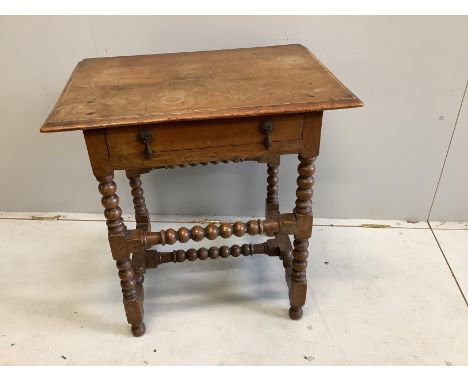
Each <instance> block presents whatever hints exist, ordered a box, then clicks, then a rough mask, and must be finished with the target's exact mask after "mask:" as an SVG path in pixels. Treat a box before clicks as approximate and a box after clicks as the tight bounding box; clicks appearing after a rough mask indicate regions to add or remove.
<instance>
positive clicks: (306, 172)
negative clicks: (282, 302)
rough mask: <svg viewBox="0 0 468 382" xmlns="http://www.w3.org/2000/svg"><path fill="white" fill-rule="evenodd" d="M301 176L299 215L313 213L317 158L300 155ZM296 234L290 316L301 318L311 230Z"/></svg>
mask: <svg viewBox="0 0 468 382" xmlns="http://www.w3.org/2000/svg"><path fill="white" fill-rule="evenodd" d="M299 161H300V163H299V166H298V167H297V170H298V173H299V176H298V178H297V190H296V207H295V209H294V213H295V215H296V217H297V216H301V215H312V194H313V192H312V186H313V184H314V178H313V175H314V172H315V166H314V161H315V158H304V157H302V156H301V155H299ZM308 231H309V232H304V233H301V234H297V235H295V236H294V250H293V253H292V254H293V260H292V270H291V280H290V289H289V299H290V303H291V308H290V309H289V317H291V318H292V319H293V320H299V319H300V318H301V317H302V307H303V306H304V304H305V301H306V293H307V278H306V269H307V257H308V255H309V252H308V250H307V249H308V247H309V240H308V239H309V237H310V236H311V230H308Z"/></svg>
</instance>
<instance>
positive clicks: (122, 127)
mask: <svg viewBox="0 0 468 382" xmlns="http://www.w3.org/2000/svg"><path fill="white" fill-rule="evenodd" d="M362 105H363V103H362V102H361V101H360V100H359V99H358V98H357V97H356V96H355V95H353V94H352V93H351V92H350V91H349V90H348V89H347V88H346V87H345V86H343V85H342V84H341V83H340V82H339V81H338V80H337V79H336V78H335V77H334V76H333V75H332V74H331V73H330V72H329V71H328V70H327V69H326V68H325V67H324V66H323V65H322V64H321V63H320V62H319V61H318V60H317V58H315V56H314V55H313V54H312V53H311V52H309V51H308V50H307V49H306V48H304V47H303V46H301V45H280V46H270V47H261V48H247V49H233V50H219V51H207V52H192V53H171V54H157V55H143V56H129V57H108V58H91V59H85V60H83V61H81V62H79V63H78V65H77V66H76V68H75V70H74V71H73V73H72V75H71V77H70V79H69V80H68V83H67V84H66V86H65V89H64V90H63V92H62V94H61V95H60V98H59V100H58V101H57V104H56V105H55V107H54V109H53V110H52V112H51V113H50V115H49V117H48V118H47V120H46V122H45V123H44V125H43V126H42V128H41V132H44V133H51V132H59V131H71V130H83V133H84V138H85V141H86V146H87V149H88V154H89V160H90V162H91V168H92V170H93V174H94V176H95V177H96V178H97V181H98V182H99V192H100V193H101V194H102V199H101V200H102V205H103V206H104V208H105V210H104V215H105V217H106V220H107V227H108V237H109V244H110V248H111V252H112V257H113V258H114V260H115V261H116V263H117V268H118V269H119V278H120V280H121V281H120V284H121V287H122V293H123V304H124V307H125V313H126V315H127V321H128V323H129V324H131V329H132V333H133V335H134V336H141V335H143V334H144V333H145V325H144V323H143V281H144V274H145V272H146V269H147V268H156V267H157V266H159V265H160V264H162V263H168V262H182V261H185V260H189V261H194V260H196V259H201V260H205V259H207V258H208V257H209V258H212V259H215V258H217V257H223V258H225V257H228V256H234V257H238V256H240V255H243V256H250V255H253V254H266V255H269V256H277V257H279V259H281V260H282V262H283V266H284V268H285V274H286V281H287V285H288V288H289V299H290V305H291V307H290V309H289V316H290V317H291V318H292V319H295V320H297V319H300V318H301V316H302V306H303V305H304V303H305V300H306V289H307V281H306V267H307V257H308V250H307V248H308V244H309V243H308V240H309V238H310V236H311V231H312V208H311V206H312V202H311V199H312V185H313V182H314V181H313V175H314V171H315V167H314V161H315V158H316V157H317V156H318V154H319V145H320V130H321V124H322V113H323V110H331V109H342V108H351V107H359V106H362ZM283 154H298V157H299V165H298V178H297V191H296V204H295V208H294V210H293V211H292V212H290V213H280V211H279V204H278V166H279V163H280V156H281V155H283ZM242 160H252V161H257V162H261V163H266V164H267V172H268V177H267V183H268V187H267V196H266V208H265V219H260V220H250V221H248V222H236V223H222V224H209V225H207V226H206V227H201V226H194V227H192V228H184V227H182V228H179V229H178V230H174V229H171V228H168V229H166V230H161V231H159V232H152V231H151V225H150V219H149V215H148V210H147V208H146V204H145V198H144V196H143V188H142V183H141V179H140V175H141V174H143V173H147V172H149V171H151V170H153V169H161V168H173V167H174V166H181V167H183V166H187V165H190V166H194V165H197V164H201V165H206V164H208V163H213V164H217V163H219V162H229V161H234V162H237V161H242ZM114 170H125V172H126V175H127V177H128V179H129V182H130V187H131V190H132V195H133V204H134V209H135V219H136V228H135V229H129V228H127V226H126V225H125V223H124V221H123V219H122V211H121V209H120V207H119V197H118V196H117V194H116V192H117V187H116V184H115V182H114V180H113V179H114ZM245 234H248V235H260V234H264V235H267V236H271V237H272V238H271V239H269V240H267V241H266V242H264V243H263V244H244V245H241V246H239V245H234V246H231V247H227V246H221V247H219V248H217V247H211V248H209V249H207V248H199V249H189V250H187V251H183V250H176V251H172V252H161V251H159V250H155V249H150V248H151V247H153V246H156V245H159V246H163V245H164V244H174V243H176V242H181V243H185V242H187V241H189V240H193V241H200V240H202V239H204V238H207V239H209V240H213V239H215V238H217V237H222V238H228V237H230V236H232V235H235V236H238V237H240V236H243V235H245ZM288 235H294V242H293V243H291V242H290V239H289V236H288Z"/></svg>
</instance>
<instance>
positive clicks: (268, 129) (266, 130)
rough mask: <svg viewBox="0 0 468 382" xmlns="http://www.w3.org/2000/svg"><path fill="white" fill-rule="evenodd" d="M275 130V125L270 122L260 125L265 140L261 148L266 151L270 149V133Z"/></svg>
mask: <svg viewBox="0 0 468 382" xmlns="http://www.w3.org/2000/svg"><path fill="white" fill-rule="evenodd" d="M274 128H275V125H274V124H273V122H272V121H264V122H262V124H261V125H260V130H261V131H262V133H263V134H265V139H264V140H263V146H265V148H266V149H267V150H268V149H269V148H270V147H271V143H272V142H271V133H272V132H273V129H274Z"/></svg>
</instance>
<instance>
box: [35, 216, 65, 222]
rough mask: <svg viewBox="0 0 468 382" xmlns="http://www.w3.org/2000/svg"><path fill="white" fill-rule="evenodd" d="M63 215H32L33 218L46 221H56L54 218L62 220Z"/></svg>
mask: <svg viewBox="0 0 468 382" xmlns="http://www.w3.org/2000/svg"><path fill="white" fill-rule="evenodd" d="M61 217H62V215H55V216H34V215H31V219H32V220H45V221H54V220H60V218H61Z"/></svg>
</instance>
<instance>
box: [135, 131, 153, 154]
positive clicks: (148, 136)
mask: <svg viewBox="0 0 468 382" xmlns="http://www.w3.org/2000/svg"><path fill="white" fill-rule="evenodd" d="M138 140H139V141H140V142H141V143H143V144H144V145H145V151H144V155H145V158H146V159H152V158H153V150H151V145H150V143H151V141H152V140H153V134H152V133H151V131H149V130H140V131H139V132H138Z"/></svg>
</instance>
